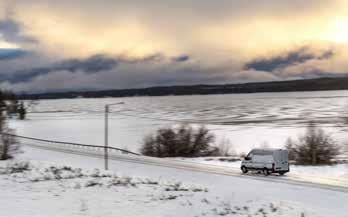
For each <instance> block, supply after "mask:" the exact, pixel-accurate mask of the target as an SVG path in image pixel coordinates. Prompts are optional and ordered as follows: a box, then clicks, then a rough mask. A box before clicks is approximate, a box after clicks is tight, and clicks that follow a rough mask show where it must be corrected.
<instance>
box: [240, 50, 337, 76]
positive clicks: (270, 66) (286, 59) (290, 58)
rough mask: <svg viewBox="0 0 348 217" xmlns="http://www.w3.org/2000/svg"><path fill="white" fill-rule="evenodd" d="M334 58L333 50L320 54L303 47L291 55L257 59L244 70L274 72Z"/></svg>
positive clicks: (290, 53) (246, 65)
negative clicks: (310, 61)
mask: <svg viewBox="0 0 348 217" xmlns="http://www.w3.org/2000/svg"><path fill="white" fill-rule="evenodd" d="M333 56H334V52H333V51H332V50H326V51H323V52H320V53H319V54H317V53H315V52H312V51H310V49H309V48H308V47H302V48H300V49H298V50H295V51H291V52H289V53H286V54H283V55H279V56H275V57H271V58H265V59H255V60H253V61H251V62H248V63H246V64H245V66H244V68H245V69H247V70H250V69H253V70H257V71H266V72H272V71H274V70H276V69H281V68H286V67H288V66H291V65H295V64H301V63H305V62H307V61H309V60H315V59H316V60H323V59H330V58H331V57H333Z"/></svg>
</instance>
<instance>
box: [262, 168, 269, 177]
mask: <svg viewBox="0 0 348 217" xmlns="http://www.w3.org/2000/svg"><path fill="white" fill-rule="evenodd" d="M262 173H263V175H265V176H268V175H269V174H270V173H269V171H268V169H267V168H263V170H262Z"/></svg>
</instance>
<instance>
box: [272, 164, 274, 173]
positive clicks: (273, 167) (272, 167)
mask: <svg viewBox="0 0 348 217" xmlns="http://www.w3.org/2000/svg"><path fill="white" fill-rule="evenodd" d="M272 170H273V171H274V163H272Z"/></svg>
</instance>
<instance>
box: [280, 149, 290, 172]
mask: <svg viewBox="0 0 348 217" xmlns="http://www.w3.org/2000/svg"><path fill="white" fill-rule="evenodd" d="M280 159H281V160H280V163H281V170H283V171H287V170H289V153H288V151H287V150H281V151H280Z"/></svg>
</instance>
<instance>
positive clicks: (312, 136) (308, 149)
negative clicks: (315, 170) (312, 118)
mask: <svg viewBox="0 0 348 217" xmlns="http://www.w3.org/2000/svg"><path fill="white" fill-rule="evenodd" d="M286 147H287V149H288V150H289V155H290V156H289V158H290V159H292V160H295V162H296V163H297V164H304V165H318V164H331V163H332V161H333V159H334V158H335V157H336V156H337V155H338V154H339V153H340V152H339V147H338V146H337V144H336V143H335V141H334V140H333V139H332V138H331V137H330V136H329V135H328V134H326V133H325V132H324V130H323V129H321V128H317V127H316V125H315V124H314V122H310V123H309V124H308V127H307V131H306V134H305V135H303V136H300V137H299V139H298V141H293V140H291V139H290V138H289V139H288V141H287V144H286Z"/></svg>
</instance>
